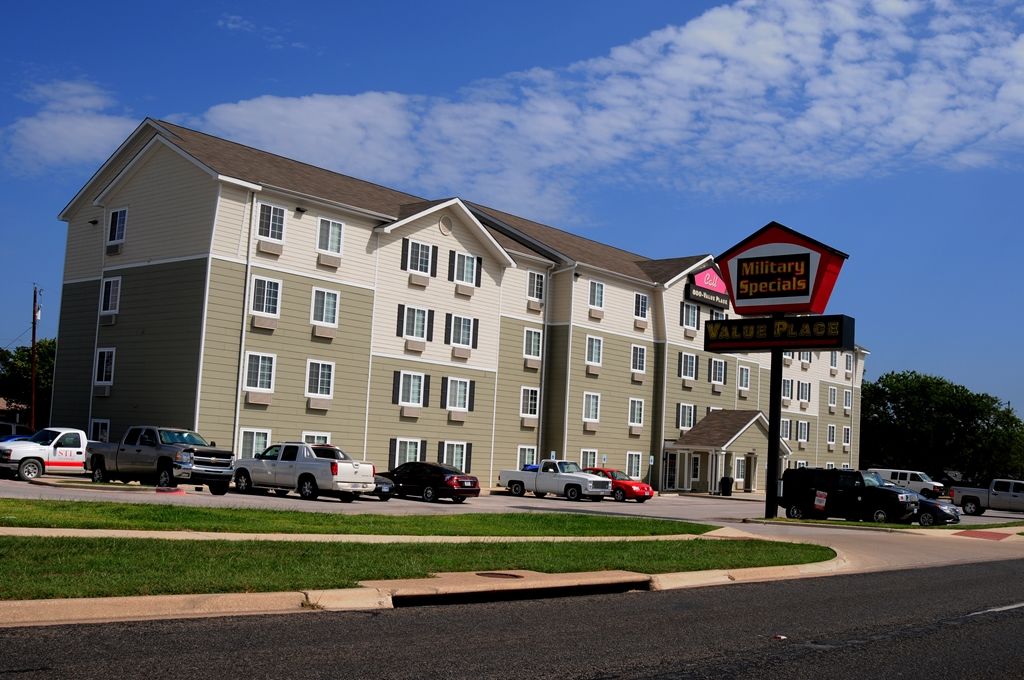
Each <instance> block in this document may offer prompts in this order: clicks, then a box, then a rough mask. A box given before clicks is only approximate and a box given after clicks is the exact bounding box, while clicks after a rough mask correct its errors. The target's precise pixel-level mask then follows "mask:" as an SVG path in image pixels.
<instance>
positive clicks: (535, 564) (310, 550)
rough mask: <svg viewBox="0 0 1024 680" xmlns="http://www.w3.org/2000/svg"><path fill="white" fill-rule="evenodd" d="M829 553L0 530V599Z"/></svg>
mask: <svg viewBox="0 0 1024 680" xmlns="http://www.w3.org/2000/svg"><path fill="white" fill-rule="evenodd" d="M189 510H195V509H194V508H189ZM559 517H564V516H561V515H560V516H559ZM344 519H346V520H347V519H352V518H351V517H346V518H344ZM452 519H455V518H452ZM587 519H593V518H590V517H588V518H587ZM834 555H835V553H834V552H833V551H832V550H830V549H829V548H825V547H821V546H816V545H800V544H792V543H773V542H766V541H729V540H707V539H698V540H691V541H643V542H623V543H614V544H609V543H557V544H552V543H515V544H511V543H503V544H492V543H468V544H372V545H364V544H355V543H291V542H288V543H283V542H263V541H164V540H158V539H108V538H104V539H92V538H37V537H31V538H23V537H0V564H3V565H4V577H3V579H0V599H6V600H12V599H14V600H22V599H42V598H63V597H108V596H125V595H162V594H174V593H223V592H268V591H294V590H304V589H329V588H348V587H353V586H355V585H356V584H357V582H358V581H361V580H369V579H397V578H417V577H424V576H427V575H429V574H431V573H437V572H446V571H493V570H502V569H530V570H534V571H541V572H549V573H557V572H573V571H595V570H604V569H625V570H629V571H636V572H640V573H647V574H656V573H669V572H679V571H695V570H705V569H729V568H739V567H759V566H775V565H783V564H806V563H809V562H819V561H823V560H828V559H831V558H832V557H834Z"/></svg>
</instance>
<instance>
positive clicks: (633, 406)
mask: <svg viewBox="0 0 1024 680" xmlns="http://www.w3.org/2000/svg"><path fill="white" fill-rule="evenodd" d="M636 411H639V415H640V418H639V419H638V418H636V417H635V416H636V415H637V414H636V413H635V412H636ZM628 421H629V426H630V427H643V426H644V400H643V399H637V398H636V397H630V398H629V416H628Z"/></svg>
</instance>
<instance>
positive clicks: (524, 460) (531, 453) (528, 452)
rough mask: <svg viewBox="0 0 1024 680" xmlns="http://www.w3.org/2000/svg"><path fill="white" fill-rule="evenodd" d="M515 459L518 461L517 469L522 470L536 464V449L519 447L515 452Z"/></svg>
mask: <svg viewBox="0 0 1024 680" xmlns="http://www.w3.org/2000/svg"><path fill="white" fill-rule="evenodd" d="M516 459H517V460H518V461H519V469H520V470H522V469H523V468H524V467H525V466H527V465H536V464H537V447H536V446H520V447H519V448H518V450H517V455H516Z"/></svg>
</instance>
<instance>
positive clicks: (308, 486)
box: [299, 475, 320, 501]
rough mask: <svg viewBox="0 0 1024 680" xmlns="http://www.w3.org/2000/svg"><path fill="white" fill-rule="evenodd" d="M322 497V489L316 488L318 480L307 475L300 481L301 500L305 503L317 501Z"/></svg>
mask: <svg viewBox="0 0 1024 680" xmlns="http://www.w3.org/2000/svg"><path fill="white" fill-rule="evenodd" d="M319 495H320V489H318V488H317V486H316V480H315V479H313V478H312V477H310V476H309V475H306V476H305V477H303V478H301V479H300V480H299V498H301V499H302V500H304V501H315V500H316V498H317V496H319Z"/></svg>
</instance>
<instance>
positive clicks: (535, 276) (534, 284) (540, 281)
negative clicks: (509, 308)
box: [526, 272, 544, 300]
mask: <svg viewBox="0 0 1024 680" xmlns="http://www.w3.org/2000/svg"><path fill="white" fill-rule="evenodd" d="M526 297H528V298H530V299H531V300H543V299H544V275H543V274H541V273H539V272H529V273H528V274H527V281H526Z"/></svg>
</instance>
